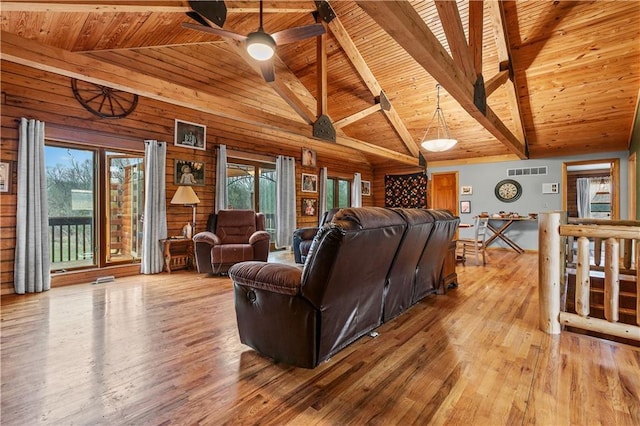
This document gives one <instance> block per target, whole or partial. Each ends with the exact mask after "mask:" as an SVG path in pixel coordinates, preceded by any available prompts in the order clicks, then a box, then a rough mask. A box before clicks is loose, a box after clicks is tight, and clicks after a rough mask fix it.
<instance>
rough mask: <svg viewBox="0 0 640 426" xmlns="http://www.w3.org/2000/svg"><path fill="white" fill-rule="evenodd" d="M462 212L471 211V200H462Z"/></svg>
mask: <svg viewBox="0 0 640 426" xmlns="http://www.w3.org/2000/svg"><path fill="white" fill-rule="evenodd" d="M460 213H463V214H469V213H471V201H469V200H464V201H460Z"/></svg>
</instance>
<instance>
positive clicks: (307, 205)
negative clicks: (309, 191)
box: [302, 198, 318, 216]
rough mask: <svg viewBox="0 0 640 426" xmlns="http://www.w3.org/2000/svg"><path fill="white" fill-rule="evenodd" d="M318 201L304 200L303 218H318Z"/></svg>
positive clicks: (313, 199)
mask: <svg viewBox="0 0 640 426" xmlns="http://www.w3.org/2000/svg"><path fill="white" fill-rule="evenodd" d="M317 215H318V200H317V199H315V198H303V199H302V216H317Z"/></svg>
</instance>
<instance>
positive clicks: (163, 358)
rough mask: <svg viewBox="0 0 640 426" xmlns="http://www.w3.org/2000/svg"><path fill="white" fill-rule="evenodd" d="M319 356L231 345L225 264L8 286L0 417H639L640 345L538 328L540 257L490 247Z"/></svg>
mask: <svg viewBox="0 0 640 426" xmlns="http://www.w3.org/2000/svg"><path fill="white" fill-rule="evenodd" d="M458 274H459V283H460V287H459V288H458V289H456V290H451V291H449V292H448V293H447V294H446V295H441V296H430V297H428V298H426V300H423V301H422V302H421V303H419V304H417V305H416V306H414V307H413V308H412V309H410V310H409V311H408V312H406V313H405V314H403V315H401V316H400V317H398V318H396V319H395V320H393V321H391V322H390V323H387V324H385V325H383V326H382V327H380V328H379V329H378V332H379V333H380V335H379V337H377V338H370V337H365V338H362V339H360V340H359V341H357V342H355V343H354V344H352V345H351V346H349V347H347V348H346V349H345V350H343V351H342V352H340V353H339V354H338V355H336V356H335V357H334V358H332V359H331V360H330V361H328V362H326V363H324V364H322V365H321V366H319V367H318V368H316V369H314V370H305V369H297V368H292V367H288V366H286V365H282V364H274V363H273V362H272V361H270V360H269V359H266V358H263V357H261V356H260V355H258V354H257V353H255V352H254V351H253V350H251V349H249V348H248V347H246V346H243V345H241V344H240V342H239V339H238V336H237V330H236V320H235V311H234V304H233V294H232V283H231V281H230V280H229V279H228V278H208V277H206V276H204V275H198V274H196V273H194V272H190V271H181V272H176V273H173V274H171V275H169V274H158V275H154V276H137V277H128V278H118V279H116V281H115V282H112V283H106V284H99V285H76V286H68V287H61V288H56V289H53V290H51V291H49V292H46V293H44V294H39V295H28V296H4V297H3V298H2V314H1V319H2V323H1V326H2V340H1V344H2V347H1V361H2V389H1V390H2V395H1V397H2V404H1V409H2V412H1V416H2V417H1V421H2V424H3V425H34V424H56V425H60V424H62V425H71V424H73V425H78V424H81V425H97V424H109V425H114V424H134V425H140V424H180V425H182V424H225V423H226V424H304V425H308V424H319V425H344V424H354V425H355V424H357V425H359V424H381V425H382V424H384V425H389V424H403V425H405V424H420V425H424V424H428V423H432V424H465V425H499V424H505V425H514V424H542V425H557V424H620V425H632V424H635V425H637V424H640V396H639V393H640V350H639V349H638V348H634V347H631V346H626V345H623V344H616V343H610V342H607V341H604V340H599V339H596V338H592V337H588V336H582V335H577V334H571V333H564V334H562V335H561V336H555V337H554V336H548V335H546V334H544V333H542V332H541V331H539V330H538V328H537V315H538V293H537V255H535V254H530V253H526V254H524V255H518V254H515V253H513V252H512V251H503V250H490V251H489V252H488V265H487V266H485V267H482V266H474V265H468V266H459V268H458Z"/></svg>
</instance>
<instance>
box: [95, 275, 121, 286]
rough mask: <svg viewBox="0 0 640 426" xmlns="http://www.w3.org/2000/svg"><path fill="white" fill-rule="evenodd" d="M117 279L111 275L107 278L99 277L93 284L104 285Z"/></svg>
mask: <svg viewBox="0 0 640 426" xmlns="http://www.w3.org/2000/svg"><path fill="white" fill-rule="evenodd" d="M115 280H116V278H115V277H114V276H113V275H109V276H106V277H98V278H96V280H95V282H93V283H92V284H104V283H110V282H112V281H115Z"/></svg>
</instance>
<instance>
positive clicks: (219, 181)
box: [216, 145, 229, 213]
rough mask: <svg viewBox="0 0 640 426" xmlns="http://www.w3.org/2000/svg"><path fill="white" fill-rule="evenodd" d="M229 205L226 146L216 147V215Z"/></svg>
mask: <svg viewBox="0 0 640 426" xmlns="http://www.w3.org/2000/svg"><path fill="white" fill-rule="evenodd" d="M228 205H229V194H228V192H227V146H226V145H219V146H218V161H217V163H216V213H218V212H219V211H220V210H226V209H227V206H228Z"/></svg>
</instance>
